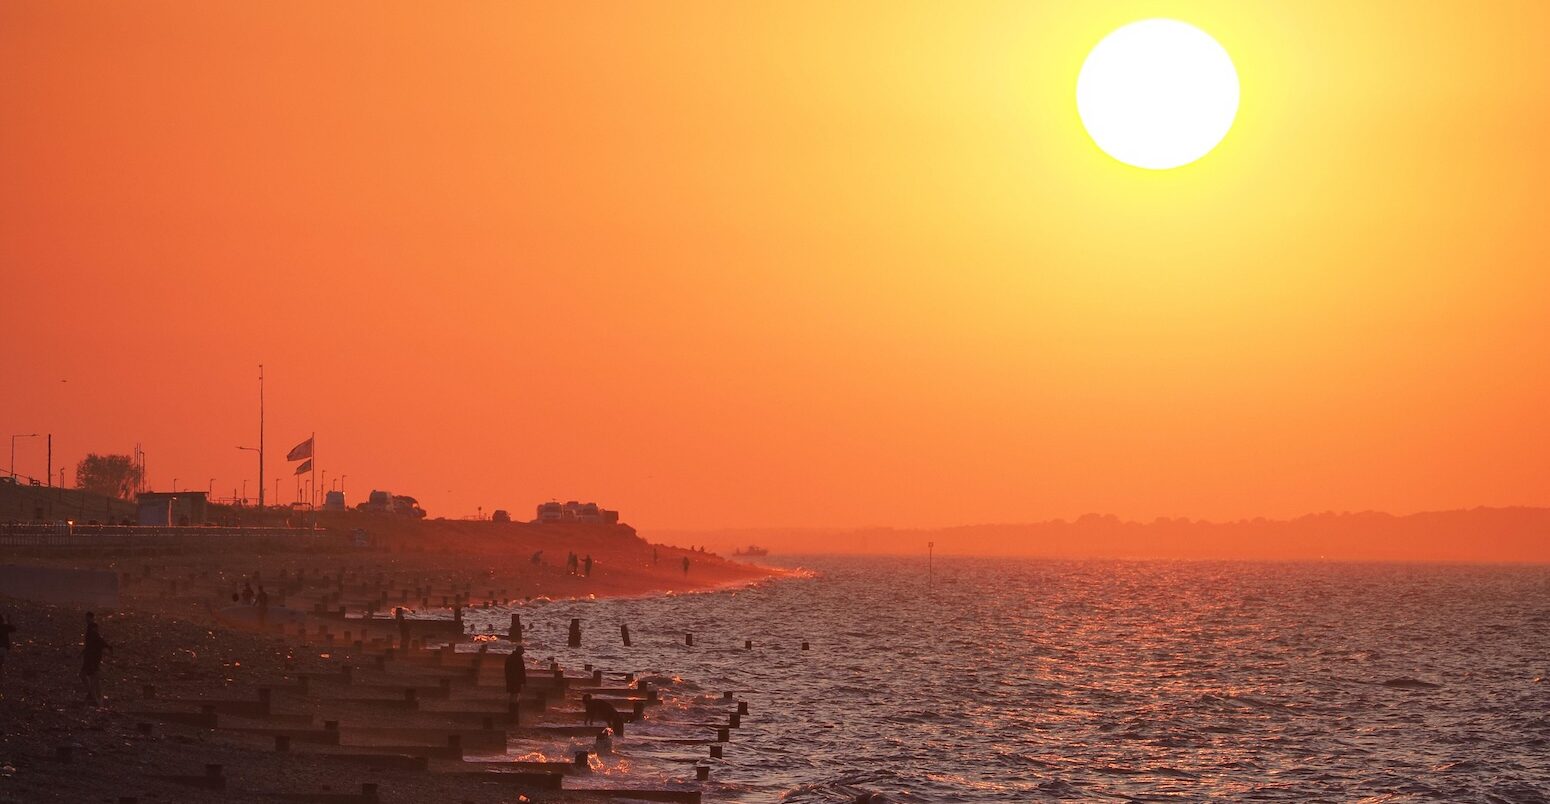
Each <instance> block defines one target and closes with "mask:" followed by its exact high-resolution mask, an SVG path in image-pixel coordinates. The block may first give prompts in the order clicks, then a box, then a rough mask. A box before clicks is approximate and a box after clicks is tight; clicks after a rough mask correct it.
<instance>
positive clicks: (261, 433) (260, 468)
mask: <svg viewBox="0 0 1550 804" xmlns="http://www.w3.org/2000/svg"><path fill="white" fill-rule="evenodd" d="M258 510H260V511H262V510H264V364H263V363H259V364H258Z"/></svg>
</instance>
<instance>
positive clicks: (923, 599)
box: [470, 557, 1550, 802]
mask: <svg viewBox="0 0 1550 804" xmlns="http://www.w3.org/2000/svg"><path fill="white" fill-rule="evenodd" d="M783 563H787V564H789V565H791V566H801V567H802V568H804V569H806V570H809V571H810V572H811V575H810V576H809V577H802V578H796V579H789V580H782V581H779V582H774V583H768V584H764V585H760V586H757V587H754V588H750V589H743V590H738V591H729V592H717V593H704V594H693V595H684V596H680V597H676V598H666V599H664V598H660V597H657V598H646V599H629V600H607V601H558V602H552V603H545V602H542V601H540V602H539V603H538V604H537V605H530V606H525V607H523V608H521V609H519V610H520V611H521V612H522V613H523V615H524V617H523V619H524V622H526V623H530V624H531V625H532V626H534V628H533V629H532V632H531V633H530V634H529V638H530V642H531V643H532V647H530V649H529V654H528V655H529V656H530V657H532V658H542V657H546V656H550V655H553V656H555V657H557V658H559V659H560V660H561V661H566V662H571V661H575V662H580V661H595V662H597V663H599V664H600V666H603V667H606V668H609V669H620V670H625V669H639V670H646V671H650V672H654V673H658V674H661V675H664V676H668V677H672V678H676V679H678V681H677V683H676V687H677V690H676V691H675V693H674V695H675V698H676V699H677V701H678V703H676V704H674V705H672V706H667V707H662V708H660V709H654V710H652V712H651V715H650V718H651V720H649V721H648V722H647V724H646V725H645V726H644V727H643V728H640V729H631V730H630V731H629V733H628V734H627V735H626V737H625V739H623V740H620V741H619V742H618V744H617V746H616V750H617V753H616V754H615V755H613V756H610V757H608V758H607V759H606V761H605V763H604V764H605V768H604V771H605V772H606V773H610V774H616V773H622V774H629V775H632V776H635V777H637V778H651V777H659V778H663V779H673V778H680V779H681V778H685V777H692V775H693V771H692V769H691V767H690V765H688V764H686V763H687V761H689V760H693V759H698V758H703V757H705V756H706V746H704V745H682V744H676V743H671V742H662V741H658V740H656V739H651V738H652V737H672V736H685V735H701V736H703V735H704V734H705V729H704V728H701V727H697V724H703V723H710V722H713V720H714V717H715V716H718V713H719V712H724V711H725V709H724V708H722V707H719V706H718V705H716V704H715V703H714V701H715V699H716V698H719V697H720V694H721V692H722V691H724V690H732V691H735V692H736V694H737V695H738V696H739V697H740V698H742V699H744V700H747V701H748V702H749V704H750V707H751V714H750V715H749V716H748V717H746V718H745V719H744V721H743V726H742V728H740V729H737V730H735V731H734V732H733V736H732V741H731V742H730V743H729V744H727V746H726V750H725V759H724V760H715V761H714V766H713V769H712V771H711V784H710V785H709V786H708V787H707V788H706V790H707V793H708V799H709V800H716V801H748V802H753V801H787V802H828V801H855V800H856V799H857V797H858V796H861V795H865V794H881V795H883V796H885V797H886V798H885V799H884V800H892V801H965V802H974V801H1035V800H1104V799H1121V800H1140V801H1156V800H1233V801H1310V800H1322V801H1352V800H1362V799H1366V800H1369V801H1385V802H1408V801H1495V802H1542V801H1550V567H1487V566H1429V565H1397V564H1391V565H1382V564H1284V563H1228V562H1223V563H1212V562H1172V561H1155V562H1148V561H1136V562H1123V561H1090V562H1061V561H1033V560H988V559H945V560H944V559H940V558H939V559H937V561H936V563H935V582H934V583H933V584H932V585H931V587H930V588H928V586H927V570H926V562H925V561H924V560H923V559H920V560H916V559H902V558H882V559H877V558H866V559H857V558H820V557H814V558H810V559H802V560H800V561H789V560H788V561H786V562H783ZM480 615H485V616H489V617H490V620H491V621H492V622H495V623H496V626H495V627H496V628H497V629H504V624H505V621H506V620H508V619H509V617H507V616H506V614H505V613H504V611H502V612H490V613H488V614H487V613H485V612H474V613H472V614H471V615H470V616H471V618H477V617H479V616H480ZM571 617H580V618H582V619H583V622H584V627H585V644H584V648H583V649H582V651H580V652H577V653H575V654H574V655H572V652H571V651H569V650H568V649H567V648H565V647H564V644H565V628H566V626H567V625H568V623H569V620H570V618H571ZM474 621H475V622H476V623H481V622H482V621H480V620H478V619H475V620H474ZM621 623H627V624H629V626H630V630H631V632H632V633H631V635H632V638H633V641H634V646H633V647H632V648H628V649H626V648H623V647H622V646H621V645H620V641H619V635H618V627H619V625H620V624H621ZM685 632H693V633H694V635H695V646H694V647H692V648H691V647H685V646H684V644H683V642H684V640H683V635H684V633H685ZM745 639H752V640H753V641H754V648H753V649H752V650H744V649H743V641H744V640H745ZM804 640H805V641H807V642H809V643H810V645H811V649H810V650H807V651H803V650H801V643H802V642H803V641H804ZM1433 685H1435V686H1433ZM723 719H724V718H723ZM642 738H645V739H642Z"/></svg>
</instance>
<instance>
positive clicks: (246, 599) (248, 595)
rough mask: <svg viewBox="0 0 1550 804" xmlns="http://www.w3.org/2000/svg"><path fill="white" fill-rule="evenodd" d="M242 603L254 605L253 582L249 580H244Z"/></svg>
mask: <svg viewBox="0 0 1550 804" xmlns="http://www.w3.org/2000/svg"><path fill="white" fill-rule="evenodd" d="M242 605H244V606H251V605H253V584H250V583H248V582H247V581H243V582H242Z"/></svg>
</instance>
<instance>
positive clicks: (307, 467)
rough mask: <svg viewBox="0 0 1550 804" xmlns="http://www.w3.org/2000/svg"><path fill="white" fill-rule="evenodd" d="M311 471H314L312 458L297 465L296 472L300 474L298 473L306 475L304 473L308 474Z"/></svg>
mask: <svg viewBox="0 0 1550 804" xmlns="http://www.w3.org/2000/svg"><path fill="white" fill-rule="evenodd" d="M310 471H312V459H311V458H308V459H307V460H305V461H303V462H302V464H301V466H298V467H296V474H298V475H304V474H306V473H308V472H310ZM297 482H298V483H299V482H301V481H297Z"/></svg>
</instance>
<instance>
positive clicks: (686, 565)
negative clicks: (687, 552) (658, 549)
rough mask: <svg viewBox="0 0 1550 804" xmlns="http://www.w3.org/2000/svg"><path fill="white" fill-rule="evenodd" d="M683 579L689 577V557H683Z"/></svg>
mask: <svg viewBox="0 0 1550 804" xmlns="http://www.w3.org/2000/svg"><path fill="white" fill-rule="evenodd" d="M684 577H685V578H687V577H689V557H688V556H684Z"/></svg>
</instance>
